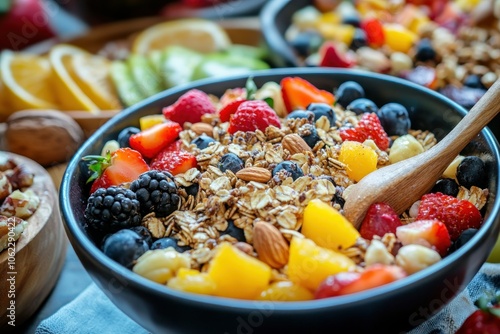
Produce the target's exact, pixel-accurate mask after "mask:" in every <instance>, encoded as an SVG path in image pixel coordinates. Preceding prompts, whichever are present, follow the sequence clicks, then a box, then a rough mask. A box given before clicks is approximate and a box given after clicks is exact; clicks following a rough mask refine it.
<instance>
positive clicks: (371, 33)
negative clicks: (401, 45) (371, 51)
mask: <svg viewBox="0 0 500 334" xmlns="http://www.w3.org/2000/svg"><path fill="white" fill-rule="evenodd" d="M361 29H363V30H364V31H365V34H366V39H367V40H368V44H369V45H370V46H372V47H375V48H378V47H381V46H383V45H384V43H385V34H384V27H383V25H382V22H380V21H379V20H378V19H376V18H374V17H370V18H367V19H365V20H363V21H362V22H361Z"/></svg>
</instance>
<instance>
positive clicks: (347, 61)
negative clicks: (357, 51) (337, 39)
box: [319, 41, 356, 68]
mask: <svg viewBox="0 0 500 334" xmlns="http://www.w3.org/2000/svg"><path fill="white" fill-rule="evenodd" d="M319 55H320V61H319V66H322V67H340V68H350V67H353V66H354V65H356V58H355V57H353V56H351V55H350V54H349V53H347V52H344V51H342V50H340V48H339V47H338V46H336V45H335V43H334V42H332V41H327V42H325V43H323V45H322V46H321V48H320V50H319Z"/></svg>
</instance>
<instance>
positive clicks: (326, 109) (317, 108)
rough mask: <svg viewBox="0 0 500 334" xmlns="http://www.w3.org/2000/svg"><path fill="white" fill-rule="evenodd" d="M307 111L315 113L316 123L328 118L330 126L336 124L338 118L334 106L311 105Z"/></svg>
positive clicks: (323, 104)
mask: <svg viewBox="0 0 500 334" xmlns="http://www.w3.org/2000/svg"><path fill="white" fill-rule="evenodd" d="M307 110H308V111H312V112H313V114H314V120H315V121H317V120H318V119H320V117H321V116H326V118H328V120H329V121H330V126H333V125H334V124H335V121H336V117H335V112H334V111H333V108H332V106H330V105H328V104H326V103H311V104H309V105H308V106H307Z"/></svg>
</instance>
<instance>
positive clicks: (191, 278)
mask: <svg viewBox="0 0 500 334" xmlns="http://www.w3.org/2000/svg"><path fill="white" fill-rule="evenodd" d="M167 286H168V287H170V288H172V289H175V290H181V291H186V292H192V293H198V294H203V295H213V294H214V292H215V282H214V281H213V280H212V278H210V276H208V274H207V273H201V272H199V271H198V270H196V269H188V268H180V269H179V271H178V272H177V276H175V277H174V278H171V279H170V280H169V281H168V283H167Z"/></svg>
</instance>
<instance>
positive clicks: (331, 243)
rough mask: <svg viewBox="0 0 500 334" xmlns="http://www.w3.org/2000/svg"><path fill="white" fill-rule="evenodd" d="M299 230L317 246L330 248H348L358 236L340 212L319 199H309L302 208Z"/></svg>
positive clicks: (356, 231)
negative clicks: (302, 213) (300, 227)
mask: <svg viewBox="0 0 500 334" xmlns="http://www.w3.org/2000/svg"><path fill="white" fill-rule="evenodd" d="M301 232H302V234H303V235H304V236H305V237H306V238H309V239H311V240H313V241H314V242H315V243H316V244H317V245H318V246H321V247H325V248H328V249H332V250H339V249H346V248H349V247H351V246H352V245H354V244H355V243H356V239H358V238H359V236H360V234H359V232H358V230H356V228H355V227H354V226H353V225H352V224H351V223H350V222H349V221H348V220H347V219H346V218H345V217H344V216H342V214H341V213H340V212H338V211H337V210H336V209H335V208H333V207H332V206H331V205H329V204H327V203H325V202H323V201H321V200H319V199H313V200H311V201H310V202H309V203H308V204H307V206H306V208H305V209H304V216H303V221H302V230H301Z"/></svg>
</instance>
